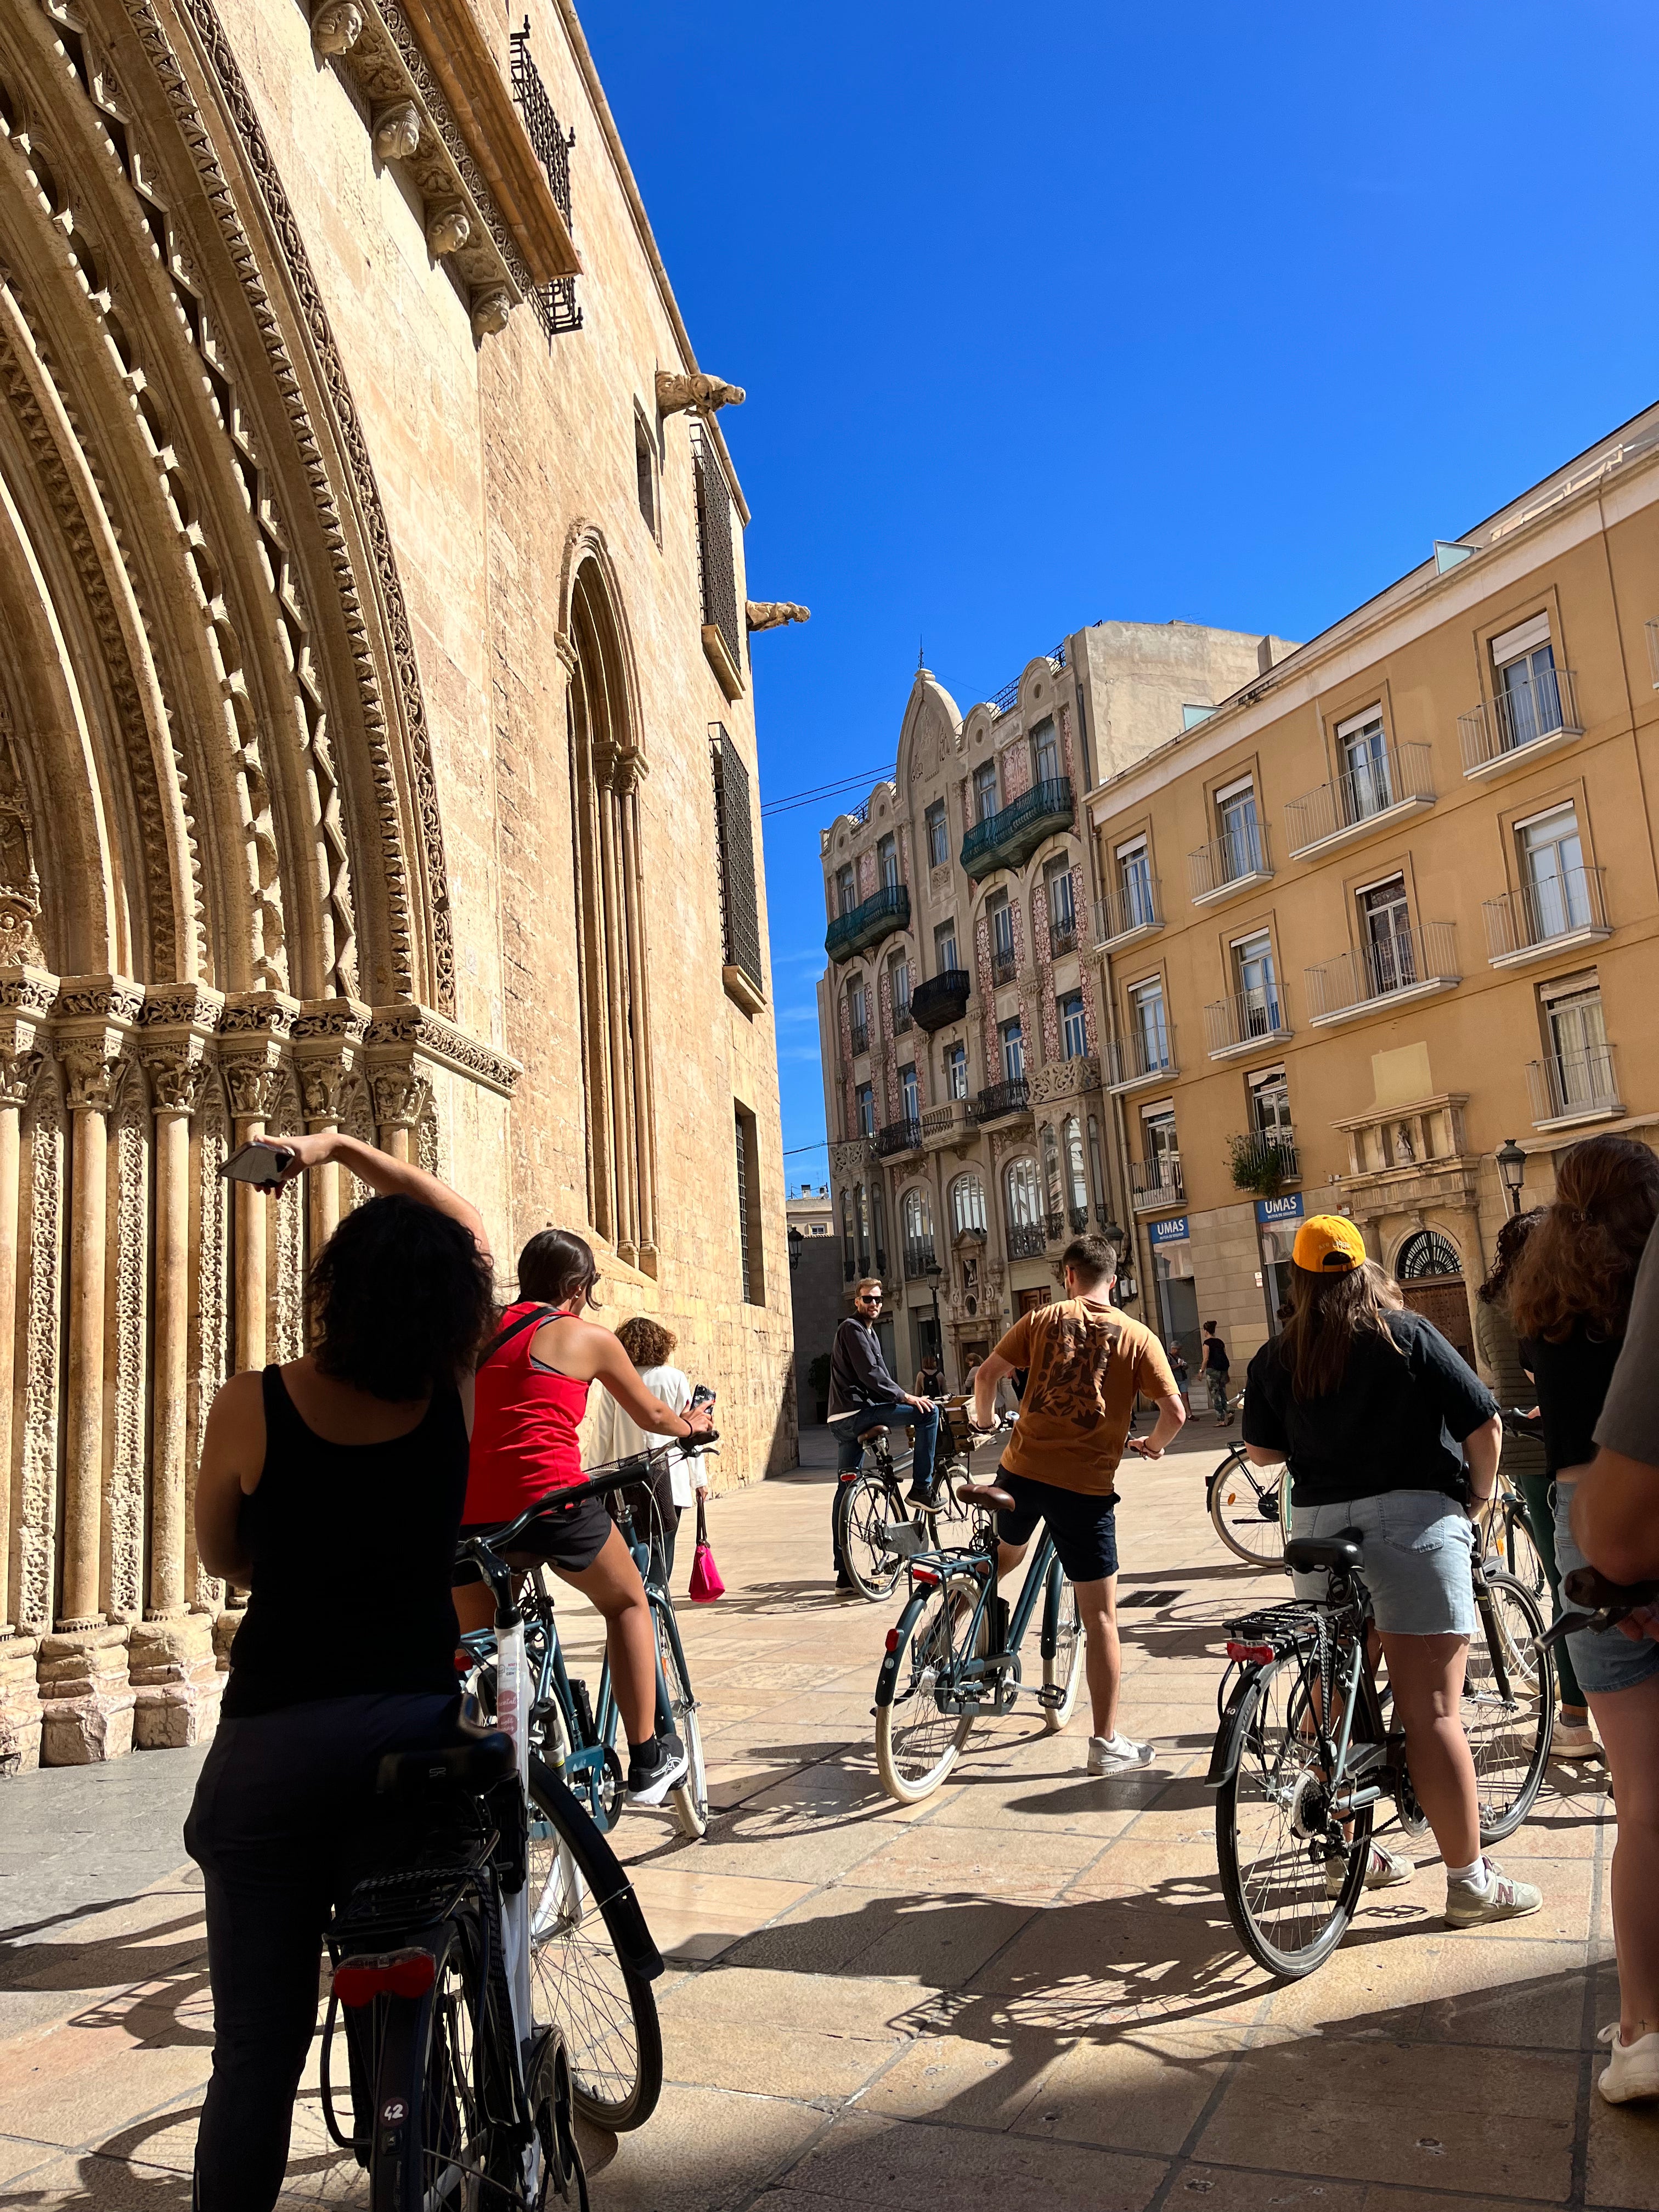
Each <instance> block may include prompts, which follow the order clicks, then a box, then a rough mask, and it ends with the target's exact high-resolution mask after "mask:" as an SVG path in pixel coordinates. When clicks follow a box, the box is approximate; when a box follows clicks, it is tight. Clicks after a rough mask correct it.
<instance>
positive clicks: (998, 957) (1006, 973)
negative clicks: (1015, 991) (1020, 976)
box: [991, 952, 1015, 985]
mask: <svg viewBox="0 0 1659 2212" xmlns="http://www.w3.org/2000/svg"><path fill="white" fill-rule="evenodd" d="M1014 973H1015V969H1014V956H1013V954H1012V952H994V953H993V954H992V955H991V981H993V982H994V983H996V984H999V985H1000V984H1003V983H1012V981H1013V980H1014Z"/></svg>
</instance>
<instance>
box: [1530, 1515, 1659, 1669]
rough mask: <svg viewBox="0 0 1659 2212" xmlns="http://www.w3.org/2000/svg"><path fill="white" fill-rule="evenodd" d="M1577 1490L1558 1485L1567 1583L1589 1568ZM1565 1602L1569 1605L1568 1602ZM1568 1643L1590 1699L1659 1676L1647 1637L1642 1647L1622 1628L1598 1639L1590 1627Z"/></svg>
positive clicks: (1559, 1556)
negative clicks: (1575, 1507) (1581, 1543)
mask: <svg viewBox="0 0 1659 2212" xmlns="http://www.w3.org/2000/svg"><path fill="white" fill-rule="evenodd" d="M1576 1489H1577V1484H1576V1483H1571V1482H1569V1483H1560V1482H1558V1483H1557V1484H1556V1486H1555V1564H1556V1565H1557V1567H1558V1568H1559V1570H1560V1574H1561V1579H1562V1580H1563V1581H1564V1582H1565V1580H1566V1578H1567V1577H1568V1576H1569V1575H1570V1574H1571V1572H1572V1571H1573V1569H1574V1568H1575V1567H1587V1566H1588V1565H1589V1560H1588V1559H1586V1558H1585V1557H1584V1555H1583V1553H1582V1552H1581V1551H1580V1550H1579V1548H1578V1547H1577V1544H1576V1543H1575V1542H1574V1541H1573V1534H1572V1493H1573V1492H1574V1491H1575V1490H1576ZM1562 1602H1563V1604H1564V1605H1565V1603H1566V1600H1565V1598H1564V1599H1563V1601H1562ZM1567 1641H1568V1643H1569V1644H1571V1646H1572V1671H1573V1673H1574V1674H1577V1677H1578V1686H1579V1688H1580V1689H1581V1690H1582V1691H1583V1692H1584V1695H1585V1696H1586V1697H1587V1698H1595V1697H1603V1696H1605V1695H1606V1694H1607V1692H1609V1691H1612V1690H1634V1689H1638V1688H1639V1687H1640V1686H1641V1685H1642V1684H1643V1683H1644V1682H1650V1681H1651V1680H1653V1678H1654V1676H1655V1675H1656V1674H1659V1644H1656V1643H1655V1642H1654V1640H1653V1638H1651V1637H1650V1636H1644V1638H1642V1640H1641V1642H1640V1643H1639V1644H1638V1643H1635V1642H1633V1641H1632V1638H1630V1637H1628V1636H1626V1634H1625V1633H1624V1632H1623V1631H1622V1630H1621V1629H1617V1628H1608V1629H1604V1630H1603V1631H1602V1632H1601V1634H1600V1635H1599V1636H1598V1635H1597V1634H1596V1633H1595V1630H1594V1629H1589V1628H1586V1629H1581V1630H1580V1632H1579V1633H1578V1634H1577V1636H1570V1637H1569V1638H1567Z"/></svg>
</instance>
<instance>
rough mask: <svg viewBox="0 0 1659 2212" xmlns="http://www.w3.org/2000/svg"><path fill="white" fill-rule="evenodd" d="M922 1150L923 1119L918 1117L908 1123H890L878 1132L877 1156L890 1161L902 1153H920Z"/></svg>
mask: <svg viewBox="0 0 1659 2212" xmlns="http://www.w3.org/2000/svg"><path fill="white" fill-rule="evenodd" d="M920 1151H921V1116H920V1115H915V1116H914V1117H913V1118H911V1119H910V1120H908V1121H889V1122H888V1123H887V1124H886V1126H885V1127H884V1128H881V1129H878V1131H877V1132H876V1156H877V1158H878V1159H884V1160H890V1159H893V1158H896V1156H897V1155H898V1154H899V1153H900V1152H920Z"/></svg>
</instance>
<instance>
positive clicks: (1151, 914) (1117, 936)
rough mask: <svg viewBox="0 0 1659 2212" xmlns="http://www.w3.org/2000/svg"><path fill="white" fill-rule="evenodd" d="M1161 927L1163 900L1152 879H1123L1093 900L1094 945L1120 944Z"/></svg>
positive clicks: (1140, 877)
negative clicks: (1101, 896) (1104, 894)
mask: <svg viewBox="0 0 1659 2212" xmlns="http://www.w3.org/2000/svg"><path fill="white" fill-rule="evenodd" d="M1163 927H1164V900H1163V893H1162V889H1161V887H1160V884H1159V883H1158V878H1157V877H1156V876H1139V875H1134V876H1126V877H1125V878H1123V880H1122V882H1121V884H1115V885H1114V886H1113V887H1112V889H1111V890H1109V891H1108V892H1107V893H1106V896H1104V897H1103V898H1097V900H1096V901H1095V944H1096V945H1097V947H1100V948H1104V947H1106V946H1108V945H1120V944H1121V943H1123V941H1124V940H1125V939H1127V938H1131V937H1144V936H1147V935H1150V933H1152V931H1153V930H1155V929H1162V928H1163Z"/></svg>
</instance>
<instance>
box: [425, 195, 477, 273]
mask: <svg viewBox="0 0 1659 2212" xmlns="http://www.w3.org/2000/svg"><path fill="white" fill-rule="evenodd" d="M471 235H472V218H471V216H470V215H469V214H468V213H467V211H466V210H465V208H464V207H461V206H459V204H458V205H456V206H453V207H447V208H440V209H439V210H438V212H437V214H436V215H435V216H433V218H432V220H431V222H429V223H428V225H427V227H426V243H427V251H428V252H429V253H430V254H431V256H432V258H433V259H434V260H435V261H441V260H442V259H443V258H444V256H445V255H446V254H447V253H459V252H460V250H461V248H462V246H465V244H466V241H467V240H468V239H469V238H471Z"/></svg>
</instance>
